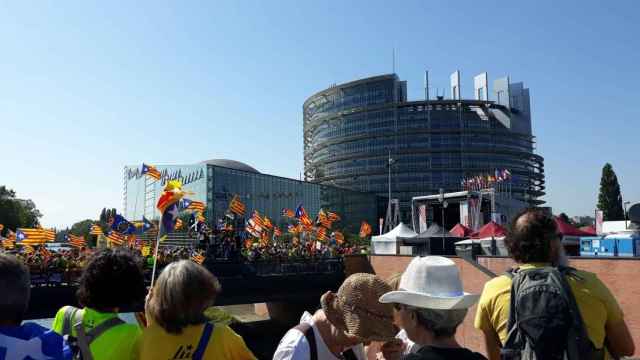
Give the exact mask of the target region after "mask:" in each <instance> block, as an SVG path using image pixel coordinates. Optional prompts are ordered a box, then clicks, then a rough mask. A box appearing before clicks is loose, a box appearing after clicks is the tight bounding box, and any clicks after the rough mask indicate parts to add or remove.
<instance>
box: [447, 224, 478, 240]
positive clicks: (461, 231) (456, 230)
mask: <svg viewBox="0 0 640 360" xmlns="http://www.w3.org/2000/svg"><path fill="white" fill-rule="evenodd" d="M449 232H450V233H452V234H453V235H456V236H458V237H461V238H462V237H469V236H471V234H472V233H473V230H471V229H469V228H468V227H466V226H464V225H462V224H460V223H458V224H457V225H456V226H454V227H453V229H451V230H449Z"/></svg>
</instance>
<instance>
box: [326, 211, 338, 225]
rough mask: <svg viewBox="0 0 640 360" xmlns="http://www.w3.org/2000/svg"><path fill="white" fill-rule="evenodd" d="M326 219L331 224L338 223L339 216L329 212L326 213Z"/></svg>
mask: <svg viewBox="0 0 640 360" xmlns="http://www.w3.org/2000/svg"><path fill="white" fill-rule="evenodd" d="M327 218H328V219H329V220H331V222H334V221H340V215H338V214H336V213H334V212H330V211H329V212H327Z"/></svg>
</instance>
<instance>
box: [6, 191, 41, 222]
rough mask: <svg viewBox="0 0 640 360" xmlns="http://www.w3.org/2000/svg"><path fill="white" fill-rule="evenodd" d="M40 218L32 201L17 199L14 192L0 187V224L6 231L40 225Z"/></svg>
mask: <svg viewBox="0 0 640 360" xmlns="http://www.w3.org/2000/svg"><path fill="white" fill-rule="evenodd" d="M41 217H42V214H41V213H40V211H39V210H38V209H37V208H36V205H35V203H34V202H33V201H31V200H23V199H18V198H16V193H15V191H13V190H11V189H9V188H7V187H6V186H4V185H3V186H0V224H3V225H4V226H5V228H6V229H12V230H15V229H16V228H19V227H27V228H33V227H36V226H38V225H39V224H40V220H39V219H40V218H41ZM3 231H5V232H6V231H7V230H3Z"/></svg>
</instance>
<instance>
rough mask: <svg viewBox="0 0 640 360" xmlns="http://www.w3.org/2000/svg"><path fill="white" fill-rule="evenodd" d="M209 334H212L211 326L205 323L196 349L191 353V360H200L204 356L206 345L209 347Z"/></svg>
mask: <svg viewBox="0 0 640 360" xmlns="http://www.w3.org/2000/svg"><path fill="white" fill-rule="evenodd" d="M211 334H213V324H211V323H210V322H207V323H205V324H204V329H203V330H202V336H200V341H199V342H198V347H197V348H196V351H195V352H194V353H193V358H192V359H193V360H202V357H203V356H204V351H205V350H206V349H207V345H209V339H211Z"/></svg>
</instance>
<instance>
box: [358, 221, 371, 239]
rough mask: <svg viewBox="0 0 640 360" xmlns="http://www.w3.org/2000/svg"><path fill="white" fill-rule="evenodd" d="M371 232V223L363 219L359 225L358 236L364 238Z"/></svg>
mask: <svg viewBox="0 0 640 360" xmlns="http://www.w3.org/2000/svg"><path fill="white" fill-rule="evenodd" d="M370 234H371V225H369V223H367V222H366V221H363V222H362V224H361V225H360V237H361V238H365V237H367V236H369V235H370Z"/></svg>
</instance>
